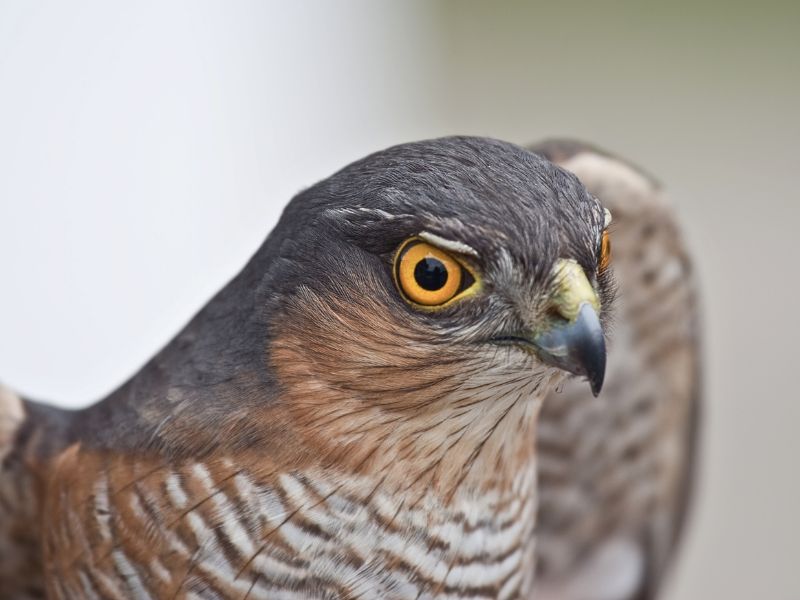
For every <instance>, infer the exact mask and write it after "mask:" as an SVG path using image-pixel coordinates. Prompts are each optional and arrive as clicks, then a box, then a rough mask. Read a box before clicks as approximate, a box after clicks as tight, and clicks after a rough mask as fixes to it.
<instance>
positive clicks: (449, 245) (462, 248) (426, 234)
mask: <svg viewBox="0 0 800 600" xmlns="http://www.w3.org/2000/svg"><path fill="white" fill-rule="evenodd" d="M419 237H421V238H422V239H423V240H425V241H426V242H430V243H431V244H433V245H434V246H437V247H439V248H441V249H442V250H450V251H451V252H458V253H459V254H469V255H470V256H474V257H475V258H478V251H477V250H475V248H473V247H472V246H469V245H467V244H465V243H464V242H459V241H456V240H448V239H445V238H443V237H442V236H440V235H436V234H435V233H431V232H430V231H422V232H420V233H419Z"/></svg>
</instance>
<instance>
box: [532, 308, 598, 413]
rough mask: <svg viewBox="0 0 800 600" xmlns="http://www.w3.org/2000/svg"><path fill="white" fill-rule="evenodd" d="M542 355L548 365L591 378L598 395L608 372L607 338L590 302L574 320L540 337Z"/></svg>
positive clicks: (592, 386)
mask: <svg viewBox="0 0 800 600" xmlns="http://www.w3.org/2000/svg"><path fill="white" fill-rule="evenodd" d="M536 345H537V346H538V347H539V350H540V352H539V355H540V358H541V359H542V360H543V361H544V362H547V363H549V364H552V365H554V366H557V367H559V368H562V369H564V370H566V371H569V372H570V373H573V374H575V375H584V376H585V377H586V378H587V379H588V380H589V386H590V387H591V390H592V394H593V395H594V396H595V397H597V396H598V395H599V394H600V390H601V389H602V388H603V380H604V379H605V373H606V341H605V337H604V335H603V327H602V325H601V323H600V319H599V317H598V316H597V313H596V312H595V310H594V308H592V306H591V305H589V304H588V303H587V304H584V305H583V306H581V309H580V311H579V312H578V316H577V318H576V319H575V321H573V322H572V323H569V324H565V325H563V326H557V327H556V328H554V329H551V330H550V331H548V332H545V333H544V334H542V335H541V336H539V337H538V338H537V341H536Z"/></svg>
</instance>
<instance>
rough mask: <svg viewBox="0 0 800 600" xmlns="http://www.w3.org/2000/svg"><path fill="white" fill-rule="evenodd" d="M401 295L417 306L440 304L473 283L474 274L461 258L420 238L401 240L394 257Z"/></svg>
mask: <svg viewBox="0 0 800 600" xmlns="http://www.w3.org/2000/svg"><path fill="white" fill-rule="evenodd" d="M394 275H395V280H396V282H397V286H398V287H399V288H400V291H401V293H402V294H403V296H404V297H405V298H406V299H408V300H410V301H411V302H413V303H414V304H418V305H420V306H425V307H439V306H442V305H444V304H447V303H448V302H450V301H452V300H454V299H455V298H457V297H461V296H463V295H464V294H465V293H466V292H467V291H469V290H471V289H472V288H474V287H475V283H476V281H475V276H474V275H473V273H472V271H470V270H469V268H467V267H466V266H465V265H464V264H463V263H462V262H461V261H459V260H458V259H457V258H455V257H453V256H452V255H450V254H449V253H447V252H445V251H444V250H440V249H439V248H437V247H435V246H432V245H430V244H428V243H426V242H423V241H422V240H420V239H417V238H412V239H410V240H407V241H406V242H404V243H403V244H402V245H401V246H400V248H399V250H398V251H397V254H396V255H395V259H394Z"/></svg>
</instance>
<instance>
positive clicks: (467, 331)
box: [0, 137, 697, 600]
mask: <svg viewBox="0 0 800 600" xmlns="http://www.w3.org/2000/svg"><path fill="white" fill-rule="evenodd" d="M555 163H560V164H561V165H562V166H563V167H564V168H562V167H560V166H558V165H557V164H555ZM570 170H571V171H574V173H577V175H578V176H576V175H575V174H573V173H571V172H570ZM578 177H580V178H581V179H582V180H583V182H584V183H581V180H580V179H579V178H578ZM584 184H585V185H586V187H585V185H584ZM587 188H588V190H587ZM612 240H613V243H614V259H613V263H614V264H613V265H612V257H611V244H612ZM614 265H616V266H614ZM615 271H616V277H617V279H618V281H619V286H618V287H617V286H616V285H615V275H614V273H615ZM689 281H690V273H689V270H688V262H687V261H686V257H685V254H684V251H683V247H682V245H681V243H680V239H679V237H678V233H677V229H676V226H675V223H674V220H673V218H672V216H671V213H670V211H669V208H668V206H667V205H666V204H665V203H664V201H663V198H662V196H661V194H660V193H659V192H658V191H657V188H656V187H655V186H654V184H653V183H652V182H651V181H650V180H649V179H648V178H646V177H644V176H642V175H641V174H639V173H638V172H637V171H636V170H634V169H632V168H630V167H628V166H626V165H624V164H623V163H621V162H620V161H617V160H615V159H612V158H609V157H606V156H604V155H601V154H599V153H597V152H594V151H591V150H587V149H585V148H580V147H574V146H570V145H566V146H565V145H564V144H549V145H547V146H545V147H543V148H539V149H536V151H535V152H531V151H528V150H525V149H523V148H521V147H519V146H515V145H513V144H508V143H505V142H500V141H497V140H491V139H484V138H471V137H452V138H443V139H438V140H432V141H424V142H417V143H411V144H405V145H400V146H396V147H393V148H389V149H387V150H384V151H382V152H378V153H376V154H373V155H370V156H368V157H366V158H364V159H362V160H360V161H357V162H355V163H353V164H351V165H349V166H347V167H345V168H344V169H342V170H341V171H339V172H338V173H336V174H334V175H333V176H331V177H330V178H328V179H326V180H324V181H322V182H320V183H318V184H316V185H315V186H313V187H311V188H309V189H307V190H305V191H303V192H301V193H300V194H298V195H297V196H296V197H295V198H294V199H293V200H292V201H291V202H290V203H289V204H288V206H287V208H286V209H285V211H284V213H283V215H282V217H281V219H280V221H279V223H278V225H277V226H276V228H275V229H274V230H273V232H272V233H271V234H270V235H269V237H268V238H267V239H266V241H265V242H264V244H263V245H262V246H261V247H260V248H259V249H258V251H257V252H256V253H255V255H254V256H253V257H252V258H251V260H250V261H249V262H248V263H247V265H246V266H245V267H244V268H243V270H242V271H241V272H240V273H239V274H238V275H236V276H235V277H234V278H233V280H232V281H231V282H230V283H229V284H228V285H227V286H225V287H224V288H223V289H222V290H221V291H220V292H219V293H218V294H217V295H216V296H215V297H214V298H213V299H212V300H211V301H210V302H209V303H208V304H207V305H206V306H205V307H204V308H203V309H202V310H201V311H200V312H199V313H198V314H197V315H196V316H195V317H194V318H193V319H192V320H191V321H190V322H189V323H188V325H186V327H185V328H184V329H183V330H182V331H181V332H180V333H178V335H177V336H176V337H175V338H174V339H173V340H172V341H171V342H170V343H169V344H168V345H167V346H166V347H165V348H164V349H162V350H161V351H160V352H159V353H158V354H157V355H156V356H155V357H154V358H153V359H152V360H151V361H150V362H149V363H147V364H146V365H145V366H144V367H143V368H142V369H141V370H140V371H139V372H138V373H137V374H136V375H134V376H133V377H132V378H131V379H130V380H129V381H127V382H126V383H125V384H123V385H122V386H121V387H120V388H119V389H117V390H116V391H114V392H113V393H111V394H110V395H109V396H108V397H107V398H105V399H103V400H101V401H100V402H98V403H97V404H94V405H92V406H89V407H88V408H85V409H82V410H78V411H65V410H60V409H57V408H53V407H50V406H48V405H46V404H42V403H39V402H35V401H32V400H27V399H21V398H20V397H19V396H17V395H16V394H14V393H12V392H10V391H8V390H4V391H2V392H0V459H2V471H1V472H0V597H3V598H30V599H33V598H42V597H47V598H53V599H73V598H87V599H101V598H102V599H106V598H113V599H124V598H145V599H146V598H152V599H161V598H168V599H179V598H180V599H183V598H187V599H189V598H191V599H200V598H202V599H206V598H208V599H211V598H214V599H220V598H221V599H242V600H244V599H248V598H249V599H256V598H265V599H272V598H276V599H294V598H320V599H321V598H327V599H335V598H364V599H372V598H375V599H406V598H409V599H422V598H559V599H562V598H563V599H565V600H570V599H571V600H611V599H612V598H619V599H620V600H633V599H634V598H652V597H653V595H654V594H655V592H656V590H657V588H658V582H659V581H660V580H661V574H662V573H663V570H664V567H665V565H666V564H667V561H668V558H669V556H670V554H671V548H672V547H673V545H674V542H675V539H676V537H677V536H676V533H675V532H676V531H678V530H679V526H680V523H681V520H682V518H681V517H682V514H683V512H684V505H685V498H686V495H687V494H686V490H687V487H688V486H687V482H688V481H689V479H690V477H689V476H688V473H689V472H690V466H691V463H692V458H691V453H692V447H693V442H692V440H693V437H692V433H691V432H692V431H693V427H692V423H693V419H694V417H693V416H692V415H693V414H694V407H695V406H696V401H695V396H696V394H695V391H696V380H697V368H696V343H695V335H694V333H693V329H692V327H693V318H694V314H695V313H694V303H693V301H692V296H691V287H690V286H689ZM607 339H608V343H609V350H610V352H609V363H608V365H609V368H608V376H607V377H606V342H607ZM573 380H577V381H573ZM587 383H588V385H587ZM615 594H617V595H615ZM620 594H622V595H620Z"/></svg>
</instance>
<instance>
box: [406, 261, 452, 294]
mask: <svg viewBox="0 0 800 600" xmlns="http://www.w3.org/2000/svg"><path fill="white" fill-rule="evenodd" d="M414 279H415V280H416V281H417V284H418V285H419V287H421V288H422V289H423V290H428V291H429V292H435V291H436V290H440V289H442V288H443V287H444V284H445V283H447V269H446V268H445V266H444V264H443V263H442V261H440V260H438V259H436V258H430V257H428V258H423V259H422V260H421V261H419V262H418V263H417V266H416V267H414Z"/></svg>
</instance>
